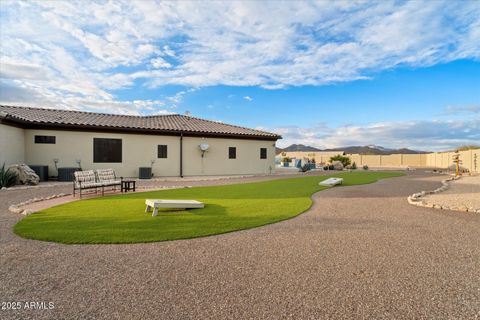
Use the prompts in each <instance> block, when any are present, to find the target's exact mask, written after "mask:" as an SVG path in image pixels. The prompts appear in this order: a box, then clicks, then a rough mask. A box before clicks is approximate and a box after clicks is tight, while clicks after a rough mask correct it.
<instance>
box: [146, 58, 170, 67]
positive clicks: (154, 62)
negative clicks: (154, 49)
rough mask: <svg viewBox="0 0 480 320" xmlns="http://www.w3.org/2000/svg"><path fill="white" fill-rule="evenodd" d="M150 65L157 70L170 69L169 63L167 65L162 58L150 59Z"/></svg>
mask: <svg viewBox="0 0 480 320" xmlns="http://www.w3.org/2000/svg"><path fill="white" fill-rule="evenodd" d="M150 64H151V65H152V67H154V68H155V69H159V68H170V67H171V66H172V65H171V64H170V63H168V62H167V61H165V60H163V59H162V58H160V57H157V58H155V59H152V60H150Z"/></svg>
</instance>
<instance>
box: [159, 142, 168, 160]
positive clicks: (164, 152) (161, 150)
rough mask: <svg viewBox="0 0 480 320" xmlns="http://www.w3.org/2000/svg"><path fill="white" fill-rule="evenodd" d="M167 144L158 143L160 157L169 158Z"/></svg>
mask: <svg viewBox="0 0 480 320" xmlns="http://www.w3.org/2000/svg"><path fill="white" fill-rule="evenodd" d="M167 150H168V149H167V145H165V144H159V145H158V158H167Z"/></svg>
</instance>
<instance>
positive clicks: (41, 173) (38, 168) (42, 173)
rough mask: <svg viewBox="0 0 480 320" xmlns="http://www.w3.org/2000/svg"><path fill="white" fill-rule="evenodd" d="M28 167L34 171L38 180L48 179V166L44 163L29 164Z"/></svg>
mask: <svg viewBox="0 0 480 320" xmlns="http://www.w3.org/2000/svg"><path fill="white" fill-rule="evenodd" d="M29 167H30V168H31V169H32V170H33V171H35V173H36V174H37V176H38V177H39V178H40V181H48V166H45V165H33V164H32V165H29Z"/></svg>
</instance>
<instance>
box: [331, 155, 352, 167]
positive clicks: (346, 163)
mask: <svg viewBox="0 0 480 320" xmlns="http://www.w3.org/2000/svg"><path fill="white" fill-rule="evenodd" d="M334 161H340V162H341V163H342V164H343V167H346V166H349V165H350V163H351V161H350V158H349V157H347V156H342V155H336V156H334V157H331V158H330V162H334Z"/></svg>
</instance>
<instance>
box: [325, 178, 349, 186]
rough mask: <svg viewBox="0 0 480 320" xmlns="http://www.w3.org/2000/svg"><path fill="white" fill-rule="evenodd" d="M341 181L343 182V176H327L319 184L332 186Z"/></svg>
mask: <svg viewBox="0 0 480 320" xmlns="http://www.w3.org/2000/svg"><path fill="white" fill-rule="evenodd" d="M342 183H343V178H328V179H327V180H323V181H321V182H320V183H319V185H321V186H326V187H333V186H336V185H338V184H342Z"/></svg>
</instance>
